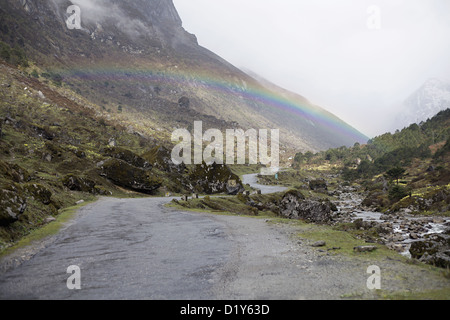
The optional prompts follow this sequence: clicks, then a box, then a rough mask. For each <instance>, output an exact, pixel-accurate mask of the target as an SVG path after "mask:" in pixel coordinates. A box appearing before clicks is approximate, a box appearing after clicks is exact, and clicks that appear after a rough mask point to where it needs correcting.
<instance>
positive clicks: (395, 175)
mask: <svg viewBox="0 0 450 320" xmlns="http://www.w3.org/2000/svg"><path fill="white" fill-rule="evenodd" d="M405 172H406V170H405V168H402V167H395V168H392V169H391V170H389V171H388V172H386V175H387V176H388V177H389V178H390V179H391V180H397V185H398V184H399V180H400V179H401V178H402V177H403V176H404V175H405Z"/></svg>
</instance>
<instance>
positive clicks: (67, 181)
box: [62, 174, 95, 193]
mask: <svg viewBox="0 0 450 320" xmlns="http://www.w3.org/2000/svg"><path fill="white" fill-rule="evenodd" d="M62 183H63V185H64V186H65V187H67V188H68V189H69V190H71V191H82V192H88V193H95V182H94V181H92V180H90V179H88V178H84V177H78V176H76V175H73V174H68V175H66V176H65V177H64V178H63V179H62Z"/></svg>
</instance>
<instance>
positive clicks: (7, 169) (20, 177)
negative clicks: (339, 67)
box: [0, 160, 31, 182]
mask: <svg viewBox="0 0 450 320" xmlns="http://www.w3.org/2000/svg"><path fill="white" fill-rule="evenodd" d="M0 176H2V177H5V178H7V179H9V180H12V181H14V182H28V181H30V179H31V176H30V174H29V173H28V171H27V170H25V169H23V168H22V167H20V166H19V165H17V164H9V163H7V162H4V161H2V160H0Z"/></svg>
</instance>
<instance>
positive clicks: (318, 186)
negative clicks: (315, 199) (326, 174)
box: [309, 179, 328, 191]
mask: <svg viewBox="0 0 450 320" xmlns="http://www.w3.org/2000/svg"><path fill="white" fill-rule="evenodd" d="M309 188H310V189H311V190H313V191H320V190H322V191H327V190H328V185H327V182H326V181H325V180H323V179H318V180H312V181H310V182H309Z"/></svg>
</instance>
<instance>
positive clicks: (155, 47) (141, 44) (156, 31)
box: [0, 0, 366, 151]
mask: <svg viewBox="0 0 450 320" xmlns="http://www.w3.org/2000/svg"><path fill="white" fill-rule="evenodd" d="M1 2H2V10H1V11H0V14H1V17H2V21H3V22H2V23H1V25H0V28H1V29H2V33H1V40H2V41H4V42H6V43H8V44H9V45H11V46H12V47H13V46H17V45H18V46H21V47H23V48H24V49H25V51H26V52H27V54H28V55H29V57H30V58H31V59H32V60H33V61H35V62H36V63H37V65H39V66H40V67H41V69H43V70H44V71H45V73H48V74H56V75H57V76H59V77H60V78H62V83H63V84H64V85H66V86H68V87H69V88H70V89H72V90H73V91H76V92H78V93H80V94H81V95H82V96H84V97H85V98H87V99H88V100H92V101H93V102H94V103H95V104H98V105H100V106H102V110H97V112H98V113H102V114H103V115H104V116H105V117H110V118H115V119H122V120H124V122H125V123H126V124H127V125H132V126H135V127H136V128H137V130H139V131H141V132H142V133H144V134H147V135H150V136H152V135H153V136H159V137H161V138H162V137H164V139H167V138H168V137H169V136H170V133H171V132H172V131H173V129H174V128H177V127H184V128H186V127H189V126H190V125H192V124H193V122H194V120H198V119H195V117H191V116H190V115H189V114H187V115H186V117H184V119H182V120H176V121H172V120H171V119H170V117H171V116H172V115H173V114H174V113H177V111H178V113H183V112H185V111H186V110H183V109H181V110H180V109H177V106H178V101H179V99H180V98H182V97H187V98H189V100H190V102H191V103H190V108H191V109H192V110H194V111H195V112H196V113H195V114H204V115H205V117H213V118H217V119H218V120H221V121H224V122H227V123H228V122H230V123H235V126H234V127H236V126H239V127H242V128H243V129H249V128H267V129H269V128H280V129H281V139H282V141H281V142H282V144H283V145H284V146H286V147H287V148H290V149H293V150H296V151H298V150H312V151H318V150H323V149H327V148H330V147H337V146H341V145H353V144H354V143H355V142H365V141H364V140H366V137H365V136H364V135H362V134H360V133H359V132H357V131H356V130H352V129H350V126H348V125H346V124H344V123H343V122H342V121H341V120H340V119H338V118H337V117H335V116H334V115H332V114H330V113H326V112H325V110H323V109H322V110H323V112H319V109H315V108H313V107H312V106H311V105H309V104H306V103H304V104H303V103H301V102H299V101H297V100H296V99H292V98H288V99H285V98H284V97H283V96H282V94H280V92H276V91H271V90H268V89H267V88H265V87H264V86H261V84H260V83H259V82H258V81H257V80H255V79H253V78H252V77H251V76H249V75H247V74H246V73H244V72H243V71H241V70H240V69H238V68H236V67H234V66H232V65H231V64H229V63H228V62H226V61H225V60H224V59H222V58H220V57H219V56H217V55H216V54H214V53H213V52H211V51H209V50H208V49H206V48H203V47H201V46H199V45H198V42H197V39H196V37H195V36H194V35H191V34H190V33H188V32H187V31H186V30H184V28H183V27H182V21H181V18H180V17H179V15H178V13H177V11H176V8H175V6H174V4H173V2H172V1H162V0H140V1H115V0H102V1H98V2H95V4H92V3H91V2H90V1H85V0H74V1H65V0H52V1H50V2H48V1H41V0H34V1H33V0H26V1H25V0H24V1H21V2H17V1H12V0H2V1H1ZM71 4H75V5H79V6H80V8H81V26H82V29H81V30H68V29H67V26H66V25H65V21H66V19H67V18H68V17H69V14H68V13H67V12H66V9H67V7H68V6H69V5H71ZM108 5H109V6H108ZM14 21H18V22H19V23H14ZM8 25H9V26H11V25H14V26H15V27H14V28H10V27H8ZM5 29H6V30H8V32H5V31H4V30H5ZM117 109H121V110H123V111H122V112H121V113H120V114H118V113H116V112H114V111H115V110H117ZM108 110H110V112H108ZM111 111H112V112H111ZM214 123H215V121H213V123H211V124H209V123H206V126H209V125H213V124H214ZM219 129H225V128H222V127H221V128H219Z"/></svg>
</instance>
